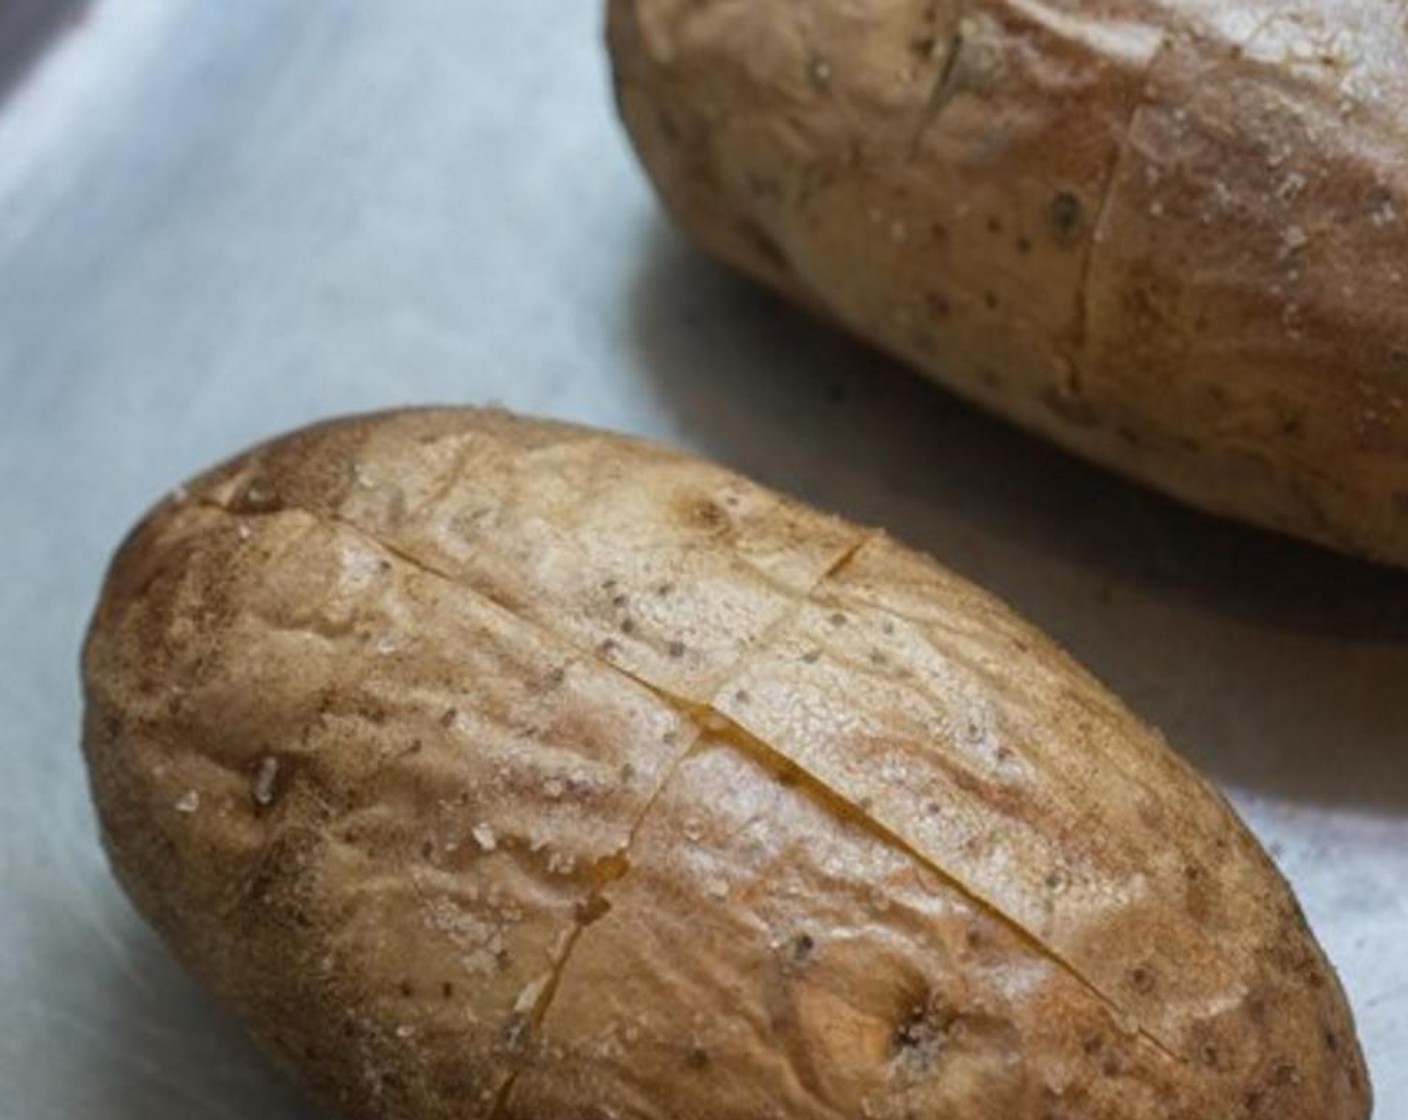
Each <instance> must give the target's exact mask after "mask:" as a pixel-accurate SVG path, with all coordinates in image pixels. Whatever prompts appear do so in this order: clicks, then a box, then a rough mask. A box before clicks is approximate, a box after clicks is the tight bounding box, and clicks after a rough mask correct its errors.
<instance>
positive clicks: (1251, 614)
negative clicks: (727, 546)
mask: <svg viewBox="0 0 1408 1120" xmlns="http://www.w3.org/2000/svg"><path fill="white" fill-rule="evenodd" d="M598 22H599V14H598V12H597V5H596V2H595V0H571V2H567V0H513V2H512V3H504V2H503V0H404V2H401V0H398V2H396V3H387V2H385V0H320V2H317V3H297V4H290V3H288V2H287V0H239V2H237V3H233V2H232V3H224V2H220V3H201V4H191V3H182V2H180V0H99V2H98V3H97V5H96V7H95V8H94V10H93V12H92V15H91V16H90V18H89V20H88V21H87V23H86V24H85V25H84V26H83V27H81V28H80V29H78V30H76V31H75V32H73V33H72V34H71V35H70V36H69V37H68V38H67V39H66V40H65V41H64V42H63V43H62V44H61V46H60V47H58V48H57V49H56V51H55V52H54V53H53V54H52V55H51V57H49V58H48V59H47V60H46V61H45V63H44V64H43V66H42V67H41V68H40V69H39V70H38V71H37V73H36V75H35V76H34V77H33V78H32V80H31V81H30V82H29V83H28V84H27V85H26V86H25V87H24V89H23V90H22V91H21V92H20V93H19V94H18V95H17V96H16V97H15V98H14V99H12V100H11V101H10V102H9V103H8V104H7V105H5V106H3V108H0V402H3V404H0V409H3V415H0V483H3V485H0V525H3V526H4V547H3V549H0V657H2V658H3V660H0V716H3V718H0V763H3V779H2V780H0V887H2V888H3V893H0V1118H3V1120H89V1118H93V1120H99V1118H101V1120H202V1118H205V1117H211V1118H223V1120H246V1118H248V1120H254V1118H259V1120H289V1118H306V1117H309V1116H310V1115H311V1114H310V1112H309V1110H307V1109H306V1107H304V1106H301V1105H300V1104H299V1103H298V1102H297V1100H296V1098H295V1097H294V1096H293V1095H292V1094H291V1093H290V1092H289V1091H287V1090H285V1089H283V1088H282V1087H281V1086H280V1084H279V1082H278V1080H277V1079H276V1078H275V1076H274V1075H272V1074H271V1073H270V1072H269V1071H268V1070H267V1069H266V1068H265V1066H264V1065H263V1063H262V1062H261V1061H260V1060H259V1059H258V1058H257V1057H256V1056H255V1055H254V1054H253V1053H252V1051H251V1050H250V1048H249V1047H248V1046H247V1044H246V1043H244V1042H243V1041H242V1039H241V1038H240V1036H239V1035H238V1032H237V1031H235V1030H234V1029H233V1028H232V1027H231V1026H230V1025H229V1024H228V1022H227V1021H226V1020H225V1019H224V1018H223V1017H222V1016H221V1014H220V1013H219V1012H217V1011H216V1010H214V1009H213V1008H212V1007H211V1006H210V1005H209V1003H208V1002H207V1001H206V1000H205V998H204V997H203V996H201V995H200V994H199V993H198V992H197V991H196V990H195V989H194V987H193V986H192V985H191V984H190V983H189V982H188V981H187V980H186V979H185V978H184V977H183V976H182V974H181V973H180V971H179V969H178V968H177V967H176V966H175V965H174V964H173V963H172V961H171V959H170V958H169V957H168V956H167V955H166V954H165V952H164V951H163V950H162V949H161V948H160V947H159V946H158V945H157V944H156V943H155V942H154V941H153V939H152V938H151V936H150V935H149V934H148V933H146V932H145V931H144V930H143V928H142V927H141V926H140V924H139V923H138V922H137V920H136V919H135V918H134V917H133V916H132V915H131V913H130V911H129V910H128V908H127V906H126V904H125V903H124V902H123V901H122V899H121V897H120V896H119V894H118V893H117V891H116V889H115V888H114V887H113V886H112V885H111V883H110V881H109V879H108V876H107V873H106V870H105V868H104V866H103V863H102V860H101V856H100V853H99V851H98V848H97V845H96V843H95V840H94V833H93V826H92V821H91V817H90V813H89V809H88V807H87V801H86V798H87V793H86V789H85V785H84V777H83V771H82V767H81V764H80V758H79V752H78V745H77V744H78V735H79V704H78V693H77V672H76V660H77V655H78V646H79V642H80V639H81V635H82V630H83V626H84V624H85V622H86V615H87V612H88V610H89V608H90V606H91V603H92V600H93V597H94V595H95V593H96V591H97V586H98V583H99V580H100V578H101V575H102V570H103V566H104V564H105V562H106V559H107V556H108V553H109V552H110V550H111V548H112V547H113V546H114V545H115V544H116V542H117V541H118V539H119V538H120V537H121V535H122V534H123V533H124V532H125V530H126V529H127V527H128V526H129V524H130V523H131V521H132V520H133V519H134V518H135V517H136V516H137V515H138V514H139V513H140V512H141V511H142V509H143V508H144V507H145V505H146V504H147V503H148V502H149V501H150V500H152V499H153V498H154V497H156V496H157V495H158V494H159V493H161V492H162V491H163V490H164V489H166V488H168V487H170V486H171V485H172V484H173V483H174V482H176V481H177V480H178V479H180V478H181V477H182V476H184V475H186V474H188V473H190V472H192V471H194V470H196V469H197V468H199V467H201V466H203V465H205V464H207V463H208V462H210V461H211V460H212V459H214V458H216V457H219V456H223V455H225V454H227V453H230V452H233V451H235V450H237V449H238V448H240V447H241V446H242V445H244V444H246V443H247V442H249V441H251V440H254V439H256V438H259V437H263V436H267V435H270V434H273V433H275V432H277V431H279V430H281V429H284V428H287V427H289V426H292V425H296V424H299V423H301V422H303V421H306V420H310V419H312V418H314V417H317V416H320V415H323V414H327V413H334V412H345V411H350V410H356V409H363V408H369V407H374V406H380V405H387V404H392V403H402V402H427V401H486V400H491V399H497V400H500V401H503V402H505V403H507V404H509V405H511V406H514V407H516V408H519V409H523V410H530V411H538V412H545V413H551V414H555V415H559V416H566V417H572V418H575V419H579V420H584V421H588V422H593V423H598V424H603V425H607V426H612V427H616V428H622V429H627V430H631V431H636V432H643V433H648V434H652V435H656V436H660V437H662V438H665V439H667V440H670V441H673V442H676V443H680V444H684V445H687V446H690V447H693V448H696V449H698V450H700V451H702V452H704V453H707V454H709V455H712V456H714V457H716V458H718V459H721V460H722V461H724V462H726V463H729V464H731V465H734V466H737V467H740V468H742V469H744V470H746V471H748V472H750V473H753V474H754V475H756V476H758V477H760V478H761V479H763V480H765V481H767V482H769V483H772V484H774V485H777V486H779V487H782V488H785V489H787V490H789V491H792V492H794V493H797V494H800V495H802V496H804V497H806V498H808V499H810V500H812V501H814V502H816V503H819V504H821V505H823V506H826V507H829V508H832V509H835V510H839V511H841V512H844V513H847V514H850V515H852V516H854V517H857V518H859V519H861V520H864V521H867V522H872V523H877V524H883V525H885V526H886V527H888V528H889V529H891V530H892V531H893V532H895V533H897V534H898V535H900V536H902V537H904V538H906V539H908V540H909V541H911V542H912V543H915V544H917V545H919V546H922V547H924V548H926V549H928V550H930V551H932V552H934V553H935V554H937V555H938V556H939V557H941V558H943V559H944V560H946V561H947V562H948V563H949V564H951V565H952V566H954V567H956V568H958V569H959V570H961V571H963V572H965V573H967V574H969V575H971V576H973V577H974V578H976V579H978V580H979V581H981V582H983V583H986V584H987V585H988V586H990V587H992V588H993V589H995V590H997V591H998V592H999V593H1001V594H1003V595H1004V596H1006V597H1007V598H1008V599H1010V600H1011V601H1012V602H1014V603H1015V604H1016V605H1017V606H1018V607H1019V608H1021V609H1022V610H1023V611H1024V612H1025V613H1027V614H1028V615H1030V616H1032V617H1033V618H1034V619H1036V620H1037V621H1038V622H1040V623H1042V624H1043V625H1044V626H1045V627H1046V628H1047V629H1049V630H1050V631H1051V632H1052V633H1054V634H1055V635H1056V636H1058V637H1059V638H1061V639H1062V640H1063V641H1065V642H1066V643H1067V644H1068V645H1070V646H1071V647H1072V648H1073V649H1074V650H1075V651H1076V652H1077V653H1078V654H1079V655H1080V656H1081V657H1082V658H1083V659H1084V660H1085V661H1086V662H1087V663H1088V664H1090V665H1091V666H1092V667H1093V668H1094V669H1095V670H1096V671H1097V672H1099V673H1100V674H1101V675H1102V676H1104V677H1105V679H1106V680H1108V681H1109V682H1110V683H1111V684H1112V685H1114V686H1115V687H1116V689H1117V690H1118V691H1120V692H1121V693H1122V694H1123V695H1124V696H1125V697H1126V699H1128V700H1129V701H1130V702H1131V703H1132V704H1133V705H1134V706H1135V707H1136V708H1137V709H1138V710H1140V711H1141V712H1142V713H1143V714H1144V715H1145V716H1147V717H1148V718H1149V719H1150V720H1151V721H1152V722H1154V723H1156V724H1158V725H1159V726H1161V727H1163V728H1164V729H1165V731H1167V733H1168V734H1169V736H1170V738H1171V739H1172V740H1173V741H1174V743H1175V744H1177V745H1178V746H1180V747H1181V748H1182V749H1183V750H1184V751H1186V752H1187V753H1188V754H1189V755H1190V756H1191V757H1192V758H1193V759H1194V760H1195V761H1196V762H1197V763H1198V764H1200V765H1201V766H1202V767H1203V768H1204V769H1206V770H1207V771H1208V772H1210V773H1211V774H1212V775H1214V776H1215V777H1216V778H1217V779H1219V780H1220V781H1221V782H1223V783H1224V784H1225V785H1227V786H1228V787H1229V788H1231V789H1232V791H1233V794H1234V796H1235V797H1236V799H1237V801H1238V802H1239V804H1240V805H1241V806H1242V807H1243V809H1244V810H1245V811H1246V812H1247V814H1248V816H1249V818H1250V820H1251V821H1252V823H1253V825H1254V826H1255V827H1256V828H1257V830H1258V831H1259V832H1260V834H1261V836H1262V837H1263V839H1264V840H1265V841H1266V842H1267V843H1268V844H1269V845H1270V846H1271V849H1272V851H1273V852H1274V853H1275V854H1276V855H1277V857H1278V859H1279V860H1280V862H1281V864H1282V866H1283V867H1284V868H1285V870H1286V871H1287V873H1288V874H1289V875H1290V877H1291V878H1292V880H1293V881H1294V882H1295V884H1296V886H1297V887H1298V889H1299V891H1300V894H1301V897H1302V899H1303V901H1304V902H1305V905H1306V908H1307V910H1308V912H1309V915H1310V918H1311V920H1312V922H1313V924H1314V925H1315V927H1316V928H1317V930H1318V932H1319V934H1320V936H1321V938H1322V940H1323V942H1324V943H1325V945H1326V947H1327V949H1328V950H1329V951H1330V954H1331V956H1332V957H1333V958H1334V959H1335V960H1336V961H1337V963H1338V964H1339V966H1340V968H1341V971H1342V973H1343V976H1344V979H1345V982H1346V984H1347V986H1348V988H1349V991H1350V994H1351V997H1352V1000H1353V1003H1354V1005H1355V1008H1356V1011H1357V1014H1358V1018H1359V1025H1360V1029H1361V1033H1362V1035H1363V1038H1364V1041H1365V1044H1366V1047H1367V1049H1368V1052H1369V1058H1370V1064H1371V1067H1372V1070H1373V1074H1374V1078H1375V1082H1376V1086H1377V1090H1378V1097H1379V1109H1378V1112H1377V1115H1378V1116H1380V1117H1382V1118H1384V1120H1401V1118H1404V1117H1408V1061H1405V1058H1408V577H1404V576H1398V575H1395V574H1392V573H1387V572H1382V571H1377V570H1374V569H1370V568H1368V567H1364V566H1360V565H1357V564H1354V563H1352V562H1349V561H1342V560H1337V559H1334V558H1332V557H1329V556H1324V555H1320V554H1317V553H1314V552H1311V551H1309V550H1306V549H1302V548H1300V547H1298V546H1294V545H1290V544H1287V543H1283V542H1280V541H1275V540H1272V539H1270V538H1266V537H1262V536H1259V535H1256V534H1253V533H1251V532H1248V531H1244V530H1241V529H1236V528H1233V527H1229V526H1224V525H1221V524H1217V523H1214V522H1212V521H1210V520H1208V519H1206V518H1203V517H1200V516H1198V515H1196V514H1192V513H1188V512H1185V511H1183V510H1180V509H1177V508H1174V507H1173V506H1171V505H1169V504H1167V503H1165V502H1163V501H1162V500H1160V499H1158V498H1156V497H1153V496H1152V495H1149V494H1146V493H1144V492H1142V491H1139V490H1136V489H1134V488H1132V487H1128V486H1126V485H1124V484H1122V483H1120V482H1117V481H1115V480H1113V479H1111V478H1109V477H1107V476H1105V475H1102V474H1100V473H1098V472H1096V471H1094V470H1091V469H1088V468H1085V467H1083V466H1081V465H1079V464H1077V463H1075V462H1073V461H1071V460H1069V459H1066V458H1065V457H1063V456H1061V455H1059V454H1057V453H1055V452H1053V451H1050V450H1048V449H1046V448H1045V447H1043V446H1041V445H1039V444H1036V443H1034V442H1031V441H1029V440H1027V439H1025V438H1023V437H1022V436H1019V435H1017V434H1015V433H1013V432H1011V431H1010V430H1008V429H1006V428H1004V427H1003V426H1001V425H999V424H997V423H995V422H992V421H990V420H987V419H985V418H983V417H981V416H978V415H976V414H974V413H973V412H972V411H970V410H969V409H967V408H965V407H963V406H961V405H959V404H958V403H956V402H955V401H954V400H952V399H951V398H949V397H947V396H945V395H943V394H942V393H940V392H938V391H936V390H931V389H929V388H927V387H925V386H924V385H922V384H921V383H919V382H918V381H917V380H916V379H913V378H911V377H909V376H907V375H905V374H904V373H902V372H900V371H898V370H896V369H895V368H894V367H892V366H891V365H890V364H889V363H887V362H886V361H884V360H883V359H880V358H878V357H876V356H874V355H873V354H871V353H869V352H868V351H866V350H864V349H861V348H860V347H857V346H855V345H853V344H850V343H848V342H846V341H844V340H843V339H841V338H839V337H837V336H836V335H834V334H832V333H830V332H829V331H827V330H826V329H824V328H821V327H818V326H816V325H814V324H812V323H810V322H808V321H806V320H804V319H802V318H800V317H798V316H797V315H795V314H793V313H792V312H791V311H789V310H787V309H786V308H784V307H782V306H780V305H778V304H776V303H774V302H773V301H771V300H770V299H768V298H766V297H764V296H762V295H761V294H759V293H758V292H756V291H754V290H752V289H751V288H749V287H747V286H746V285H744V284H742V283H739V282H737V281H734V280H733V279H731V278H730V277H727V276H725V275H724V274H722V273H720V272H718V271H716V270H715V269H713V268H712V267H710V266H709V265H707V264H705V263H703V262H701V261H700V260H698V259H697V258H695V257H694V256H693V255H692V254H690V253H689V251H688V250H687V249H686V248H685V247H684V246H683V245H682V244H681V243H680V242H679V241H678V240H677V239H676V238H675V237H674V236H673V235H671V234H670V233H668V232H666V231H665V230H664V228H663V226H662V225H661V223H660V221H659V219H658V218H657V216H656V212H655V210H654V208H653V206H652V203H651V201H650V199H649V196H648V194H647V191H646V189H645V187H644V184H643V182H642V180H641V178H640V176H639V174H638V172H637V171H636V169H635V167H634V165H633V164H632V162H631V160H630V158H629V154H628V152H627V150H626V147H625V144H624V142H623V140H622V138H621V136H620V134H619V131H618V129H617V127H616V125H615V122H614V119H613V117H612V112H611V105H610V97H609V92H608V88H607V82H606V74H605V67H604V61H603V58H602V52H601V50H600V46H599V38H600V36H599V28H598Z"/></svg>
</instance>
